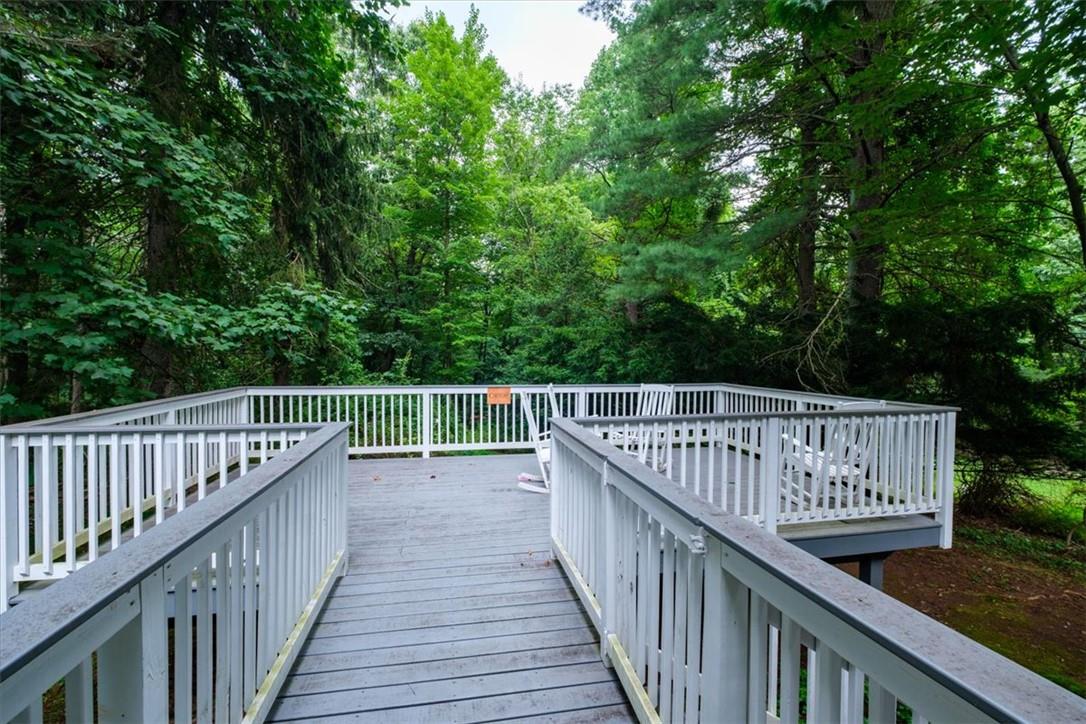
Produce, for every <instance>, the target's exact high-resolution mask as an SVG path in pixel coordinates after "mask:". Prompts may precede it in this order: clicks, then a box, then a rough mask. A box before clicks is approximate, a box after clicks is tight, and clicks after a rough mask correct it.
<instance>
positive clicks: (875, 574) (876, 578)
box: [860, 553, 890, 591]
mask: <svg viewBox="0 0 1086 724" xmlns="http://www.w3.org/2000/svg"><path fill="white" fill-rule="evenodd" d="M889 557H890V554H889V553H883V554H877V555H872V556H864V557H863V558H861V559H860V580H861V581H863V582H864V583H866V584H867V585H869V586H871V587H872V588H876V589H878V590H880V591H881V590H882V576H883V567H884V566H883V564H885V563H886V559H887V558H889Z"/></svg>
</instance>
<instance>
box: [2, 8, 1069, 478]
mask: <svg viewBox="0 0 1086 724" xmlns="http://www.w3.org/2000/svg"><path fill="white" fill-rule="evenodd" d="M1082 10H1083V8H1082V5H1081V3H1076V2H1074V0H1029V1H1028V2H1027V1H1026V0H1015V1H1013V2H973V3H964V2H963V3H941V2H935V3H933V2H921V1H919V0H866V1H865V2H837V1H832V0H825V1H814V2H800V1H797V0H771V1H770V2H767V3H765V4H763V3H753V2H728V1H726V0H639V1H638V2H634V3H632V4H628V3H622V2H618V0H590V2H588V3H587V4H586V5H585V7H584V8H583V9H582V12H585V13H587V14H589V15H591V16H592V17H595V18H597V19H598V20H599V21H600V22H606V23H609V24H610V25H611V27H612V28H613V29H614V31H615V33H616V39H615V40H614V42H613V43H612V44H611V45H610V46H609V47H607V48H605V49H604V50H603V51H602V52H601V53H600V55H599V57H598V59H597V60H596V62H595V64H594V66H593V68H592V71H591V73H590V75H589V77H588V79H587V80H586V82H585V84H584V87H583V88H578V89H574V88H569V87H564V86H559V87H555V88H549V89H546V90H544V91H543V92H533V91H531V90H529V89H527V88H526V87H524V86H523V85H521V84H519V83H517V82H514V81H512V80H510V78H509V77H508V76H507V75H506V73H505V71H504V70H503V69H502V68H501V67H499V65H498V63H497V62H496V61H495V59H494V58H493V57H492V56H491V55H490V54H489V53H488V51H487V33H486V29H485V28H484V27H483V26H482V24H481V23H480V21H479V20H478V17H477V15H473V17H472V18H471V19H470V20H469V21H468V22H467V24H466V27H465V28H464V29H463V31H462V32H457V31H456V30H455V29H454V28H453V27H452V26H451V25H450V24H449V23H448V22H447V21H446V19H445V18H444V17H443V16H441V15H440V14H438V15H432V14H431V15H427V16H426V17H425V19H423V20H421V21H417V22H415V23H413V24H411V25H410V26H409V27H407V28H400V27H398V26H396V25H395V24H393V23H391V22H390V21H389V19H388V18H389V14H388V8H386V7H384V4H383V3H382V2H381V0H362V1H360V0H354V1H351V0H332V1H324V2H315V1H310V0H268V1H263V2H261V1H256V0H253V1H251V2H240V1H239V2H222V3H220V2H162V3H155V2H121V1H119V0H116V1H106V0H97V1H95V2H83V3H58V2H11V1H8V0H5V1H4V2H3V3H2V4H0V84H2V93H0V113H2V158H0V176H2V189H0V192H2V203H3V206H2V212H0V213H2V224H3V272H2V274H3V287H2V312H3V314H2V320H0V340H2V346H3V350H2V354H3V372H2V390H0V410H2V412H3V418H4V420H5V421H15V420H20V419H26V418H31V417H36V416H42V415H48V414H58V413H63V412H67V411H78V410H80V409H88V408H94V407H102V406H106V405H111V404H118V403H124V402H129V401H133V400H138V399H142V398H146V397H150V396H157V395H168V394H179V393H183V392H186V391H193V390H200V389H208V388H215V387H223V386H229V385H237V384H376V383H382V382H388V383H391V382H397V383H408V382H414V383H475V382H510V383H517V382H522V383H527V382H556V383H565V382H621V381H654V380H670V381H691V382H693V381H705V380H716V381H733V382H740V383H748V384H764V385H771V386H778V387H791V388H806V389H814V390H819V391H831V392H838V393H845V392H849V393H857V394H863V395H870V396H876V397H886V398H896V399H916V400H923V401H926V402H946V403H951V404H955V405H959V406H961V408H962V413H961V417H960V428H961V432H960V437H961V439H962V440H963V441H964V443H965V445H966V446H967V449H969V450H971V451H973V452H974V453H975V454H976V455H977V457H978V459H980V460H983V461H985V464H986V465H989V466H998V465H1000V464H1001V463H1000V462H999V461H1001V460H1003V459H1005V458H1006V457H1013V458H1014V459H1015V460H1019V461H1021V460H1025V459H1027V458H1028V459H1040V458H1044V459H1049V460H1050V459H1052V458H1053V457H1058V458H1060V459H1062V460H1063V461H1064V463H1069V464H1071V465H1072V466H1076V465H1077V466H1081V465H1083V464H1084V459H1086V427H1084V423H1083V419H1084V416H1086V210H1084V201H1083V194H1084V191H1083V185H1084V183H1086V156H1084V155H1083V154H1084V148H1086V29H1084V22H1083V12H1082Z"/></svg>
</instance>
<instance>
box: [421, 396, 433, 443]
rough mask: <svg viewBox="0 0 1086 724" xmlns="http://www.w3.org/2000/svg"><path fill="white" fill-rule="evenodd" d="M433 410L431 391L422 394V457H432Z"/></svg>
mask: <svg viewBox="0 0 1086 724" xmlns="http://www.w3.org/2000/svg"><path fill="white" fill-rule="evenodd" d="M432 416H433V410H432V409H431V397H430V392H429V390H426V391H424V392H423V393H422V456H423V457H424V458H428V457H430V446H431V445H432V444H433V441H432V439H431V438H432V436H433V431H434V425H433V417H432Z"/></svg>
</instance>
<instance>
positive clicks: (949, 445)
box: [580, 405, 956, 547]
mask: <svg viewBox="0 0 1086 724" xmlns="http://www.w3.org/2000/svg"><path fill="white" fill-rule="evenodd" d="M743 412H744V414H726V415H713V416H669V417H651V418H611V419H607V418H596V419H592V418H582V419H581V420H580V422H581V423H582V424H583V425H584V426H585V427H586V428H587V429H589V430H591V431H592V432H593V433H595V434H596V435H597V436H599V437H600V438H601V439H603V440H606V441H608V442H610V443H611V444H613V445H615V446H616V447H618V448H620V449H622V450H623V451H624V452H627V453H628V454H630V455H632V456H633V457H635V458H636V459H638V460H639V461H640V462H641V463H643V464H645V465H647V466H649V467H651V468H652V469H654V470H656V471H658V472H660V473H663V474H664V475H665V476H666V477H668V478H670V479H671V480H673V481H675V482H676V483H678V484H679V485H680V486H681V487H683V488H686V489H688V490H690V491H691V492H693V493H694V494H695V495H697V496H699V497H701V498H703V499H704V500H705V501H706V502H708V503H710V504H712V505H715V506H718V507H719V508H721V509H722V510H725V511H727V512H729V513H734V514H736V515H740V516H743V517H745V518H747V519H748V520H752V521H755V522H757V523H759V524H761V525H763V526H764V527H765V528H766V529H767V530H769V531H770V532H775V531H776V530H777V526H778V525H784V524H789V523H810V522H820V521H832V520H851V519H859V518H874V517H885V516H898V515H911V514H931V515H933V516H934V517H936V519H937V520H938V521H939V522H940V524H941V526H942V545H943V547H949V546H950V544H951V537H952V512H953V504H954V423H955V415H956V412H955V410H954V409H953V408H939V407H923V408H921V407H916V406H907V407H905V406H887V405H879V406H869V407H864V408H860V407H850V406H847V405H846V406H845V407H839V408H838V409H835V410H834V409H830V410H824V411H818V412H760V413H754V414H745V413H748V412H749V411H746V410H744V411H743Z"/></svg>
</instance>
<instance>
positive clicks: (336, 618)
mask: <svg viewBox="0 0 1086 724" xmlns="http://www.w3.org/2000/svg"><path fill="white" fill-rule="evenodd" d="M536 469H537V468H536V463H535V457H534V456H532V455H501V456H471V457H446V458H433V459H429V460H422V459H396V460H376V461H375V460H364V461H352V463H351V465H350V480H349V486H350V491H351V502H350V510H349V521H350V533H349V535H350V539H349V553H350V567H349V571H348V574H347V575H346V576H345V577H344V578H342V579H341V580H340V581H339V583H338V584H337V585H336V587H335V589H334V590H333V591H332V593H331V595H330V597H329V599H328V602H327V605H326V606H325V608H324V611H323V612H322V613H321V615H320V618H319V619H318V622H317V624H316V625H315V626H314V627H313V630H312V632H311V635H310V637H309V641H308V642H307V644H306V646H305V648H304V649H303V651H302V653H301V655H300V656H299V658H298V660H297V662H296V664H295V666H294V670H293V671H292V673H291V676H290V677H289V679H288V680H287V682H286V684H285V686H284V687H283V690H282V692H281V694H280V697H279V700H278V701H277V702H276V705H275V708H274V709H273V710H272V712H271V716H270V717H269V720H270V721H297V720H321V721H328V720H337V719H341V720H351V721H372V722H382V723H385V722H441V723H442V724H452V723H453V722H482V721H504V720H515V721H539V722H543V721H546V722H626V721H633V715H632V712H631V711H630V709H629V707H628V705H627V704H626V698H625V695H624V694H623V692H622V690H621V687H620V686H619V684H618V682H617V679H616V678H615V675H614V672H613V671H612V670H610V669H608V668H606V667H605V666H604V665H603V664H602V663H601V661H600V655H599V642H598V637H597V634H596V631H595V629H594V628H593V627H592V625H591V624H590V623H589V621H588V619H587V617H586V616H585V615H584V613H583V610H582V608H581V605H580V603H579V602H578V600H577V598H576V595H575V594H574V592H573V590H572V589H571V588H570V586H569V584H568V583H567V581H566V578H565V575H564V574H563V573H562V570H561V568H560V567H559V566H557V564H556V563H555V562H553V561H551V560H550V544H549V523H548V512H549V502H550V501H549V498H548V497H547V496H543V495H534V494H532V493H527V492H524V491H521V490H518V489H517V487H516V475H517V473H519V472H521V471H524V470H533V471H534V470H536Z"/></svg>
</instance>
